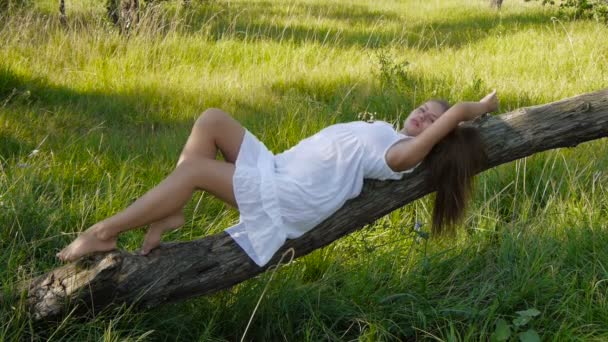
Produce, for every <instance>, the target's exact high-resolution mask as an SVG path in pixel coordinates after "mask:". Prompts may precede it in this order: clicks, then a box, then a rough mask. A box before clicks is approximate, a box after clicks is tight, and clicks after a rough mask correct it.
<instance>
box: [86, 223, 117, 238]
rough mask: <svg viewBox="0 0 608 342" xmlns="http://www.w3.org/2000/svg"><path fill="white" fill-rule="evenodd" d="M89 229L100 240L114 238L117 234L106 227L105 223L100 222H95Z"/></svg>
mask: <svg viewBox="0 0 608 342" xmlns="http://www.w3.org/2000/svg"><path fill="white" fill-rule="evenodd" d="M91 231H92V232H93V234H95V237H97V238H98V239H100V240H111V239H115V238H116V236H117V235H118V234H117V233H115V232H112V231H111V230H110V229H109V227H107V226H106V225H104V224H103V223H102V222H99V223H96V224H94V225H93V226H92V227H91Z"/></svg>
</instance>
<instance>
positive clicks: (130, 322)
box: [0, 0, 608, 341]
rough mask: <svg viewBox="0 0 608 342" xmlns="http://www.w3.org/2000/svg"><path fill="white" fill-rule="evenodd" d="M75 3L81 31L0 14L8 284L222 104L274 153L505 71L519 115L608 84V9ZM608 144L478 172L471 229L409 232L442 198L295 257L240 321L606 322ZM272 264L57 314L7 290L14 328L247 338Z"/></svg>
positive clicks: (225, 222) (467, 94)
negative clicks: (45, 314) (145, 298)
mask: <svg viewBox="0 0 608 342" xmlns="http://www.w3.org/2000/svg"><path fill="white" fill-rule="evenodd" d="M66 3H67V14H68V22H69V26H68V27H67V28H63V27H61V25H60V24H59V19H58V15H57V13H56V6H57V1H50V0H38V1H34V2H33V3H32V4H31V5H30V6H29V7H27V8H25V9H23V10H15V9H13V10H12V11H10V12H8V13H7V12H4V13H1V14H0V156H1V157H0V282H1V284H2V287H3V291H6V290H7V289H8V288H10V287H11V286H13V285H14V284H16V283H17V282H18V281H19V280H21V279H26V278H29V277H31V276H33V275H36V274H41V273H43V272H45V271H48V270H50V269H51V268H53V267H56V266H59V265H60V262H59V261H58V260H56V259H55V257H54V255H55V253H56V252H57V251H58V250H59V249H60V248H62V247H63V246H64V245H66V244H67V243H68V242H69V241H71V240H72V239H73V238H74V237H75V236H76V235H77V234H78V233H79V232H80V231H82V230H84V229H86V228H87V227H88V226H90V225H91V224H93V223H94V222H96V221H97V220H100V219H102V218H105V217H107V216H109V215H112V214H114V213H116V212H117V211H118V210H120V209H122V208H124V207H125V206H127V205H128V204H129V203H130V202H131V201H132V200H133V199H134V198H136V197H138V196H140V195H142V194H143V193H144V192H145V191H146V190H147V189H149V188H151V187H152V186H154V185H155V184H157V183H158V182H159V181H160V180H161V179H162V178H163V177H164V176H166V175H167V174H168V173H169V172H170V171H171V169H172V168H173V166H174V164H175V162H176V158H177V155H178V154H179V152H180V149H181V146H182V145H183V143H184V142H185V139H186V137H187V135H188V133H189V130H190V127H191V125H192V123H193V120H194V119H195V118H196V117H197V116H198V115H199V114H200V113H201V112H202V111H203V110H204V109H206V108H208V107H220V108H222V109H224V110H226V111H228V112H230V113H232V114H233V115H234V116H235V117H236V118H237V119H238V120H239V121H240V122H241V123H242V124H243V125H244V126H245V127H247V128H248V129H249V130H250V131H251V132H252V133H254V134H255V135H256V136H258V137H259V138H260V140H262V141H263V142H264V143H265V144H266V145H267V146H268V147H269V148H270V149H271V150H272V151H274V152H276V153H278V152H281V151H283V150H284V149H286V148H288V147H290V146H292V145H294V144H295V143H297V142H298V141H299V140H300V139H302V138H304V137H306V136H309V135H311V134H313V133H315V132H316V131H318V130H319V129H320V128H322V127H324V126H327V125H329V124H332V123H336V122H346V121H352V120H357V119H358V118H359V117H360V116H361V115H362V113H375V114H374V116H375V117H376V118H377V119H384V120H387V121H393V122H401V121H402V120H403V119H404V118H405V117H406V115H407V113H409V111H410V110H411V109H412V107H413V106H414V105H416V104H417V103H419V102H421V101H423V100H425V99H427V98H431V97H440V98H445V99H447V100H449V101H452V102H454V101H459V100H478V99H479V98H481V97H482V96H483V95H485V93H486V92H487V91H489V90H491V89H493V88H496V89H498V91H499V94H500V98H501V105H502V108H501V112H505V111H509V110H512V109H515V108H518V107H522V106H529V105H534V104H540V103H546V102H551V101H554V100H558V99H561V98H565V97H569V96H574V95H577V94H580V93H585V92H590V91H594V90H598V89H601V88H605V87H606V85H607V84H608V82H607V80H608V44H606V37H607V36H608V27H606V26H605V25H603V24H601V23H596V22H594V21H569V20H567V19H564V18H562V17H560V16H558V13H557V11H556V10H555V9H554V8H550V7H542V6H541V5H540V4H538V3H537V2H532V3H530V2H522V1H519V0H513V1H506V3H505V5H504V6H503V10H502V11H501V12H500V13H498V12H495V11H493V10H490V9H489V6H488V3H487V2H485V1H477V0H471V1H465V0H453V1H438V0H437V1H422V0H418V1H400V2H397V1H389V0H375V1H371V0H357V1H355V0H352V1H342V0H340V1H327V0H298V1H295V0H288V1H279V0H268V1H249V0H247V1H245V0H243V1H223V0H211V1H205V2H203V3H202V4H201V3H197V2H194V3H193V5H192V6H191V7H189V8H183V7H182V6H181V5H180V4H181V1H179V2H178V1H166V2H161V3H160V4H159V5H157V6H148V7H146V8H145V9H144V11H143V13H142V21H141V24H140V25H139V26H138V27H137V28H136V30H135V31H134V32H132V34H131V35H130V36H128V37H127V36H125V35H121V34H119V33H118V30H117V29H116V28H114V27H112V26H111V25H110V24H109V23H108V22H107V21H106V20H105V19H104V18H103V15H104V10H105V9H104V6H103V4H102V2H101V1H96V0H79V1H74V0H67V1H66ZM365 115H368V114H365ZM497 138H500V137H497ZM33 151H37V152H33ZM607 152H608V148H606V146H605V140H598V141H594V142H589V143H585V144H582V145H580V146H578V147H576V148H572V149H563V150H557V151H549V152H545V153H541V154H537V155H534V156H532V157H529V158H526V159H523V160H519V161H516V162H513V163H509V164H506V165H503V166H500V167H498V168H495V169H493V170H490V171H487V172H485V173H483V174H482V175H480V176H479V177H478V179H477V188H476V191H475V196H474V199H473V201H472V203H471V207H470V210H469V211H468V213H467V216H466V220H465V222H464V224H463V226H464V227H463V228H464V229H462V230H461V233H459V235H458V236H457V237H456V238H453V239H449V238H442V239H439V238H438V239H431V240H430V241H427V240H424V239H416V238H414V237H413V236H414V235H412V229H413V226H414V224H415V222H422V223H423V229H427V228H428V223H429V220H430V211H431V207H432V201H431V198H428V197H427V198H424V199H421V200H419V201H416V202H414V203H411V204H409V205H407V206H405V207H403V208H401V209H399V210H397V211H395V212H393V213H391V214H390V215H387V216H386V217H383V218H382V219H380V220H378V221H377V222H376V223H375V224H373V225H369V226H368V227H366V228H365V229H363V230H361V231H359V232H357V233H354V234H352V235H350V236H348V237H346V238H344V239H342V240H340V241H337V242H335V243H333V244H332V245H330V246H328V247H326V248H323V249H321V250H318V251H316V252H314V253H312V254H310V255H308V256H306V257H304V258H301V259H299V260H296V261H294V262H293V263H292V264H290V265H288V266H285V267H283V268H281V269H280V270H279V271H278V272H277V274H276V276H275V278H274V279H273V280H272V282H271V283H270V284H269V288H268V291H267V292H266V294H265V296H264V298H263V300H262V302H261V306H260V308H259V309H258V311H257V313H256V314H255V317H254V319H253V324H252V326H251V328H250V330H249V331H248V332H247V335H246V338H245V339H246V340H256V341H275V340H285V341H302V340H303V341H317V340H338V341H340V340H362V341H397V340H415V339H420V340H421V339H429V340H445V341H477V340H489V339H491V338H492V336H494V338H496V339H498V338H499V337H500V336H499V335H500V334H501V333H503V335H502V336H503V337H504V336H506V335H505V334H504V332H505V331H506V328H507V327H508V328H509V329H510V331H511V335H510V340H512V341H516V340H519V339H520V338H524V339H525V338H530V339H529V340H527V341H533V340H534V336H535V334H537V335H538V336H540V338H541V339H542V340H556V341H564V340H584V341H589V340H591V341H593V340H595V341H605V340H608V248H607V247H606V246H607V243H608V228H607V227H606V224H605V222H606V220H607V219H608V212H607V210H608V209H607V208H608V197H607V191H608V171H606V170H607V167H608V155H607ZM186 217H187V223H186V225H185V226H184V227H183V228H182V229H180V230H178V231H176V232H172V233H170V234H168V235H167V236H165V241H168V240H191V239H196V238H201V237H203V236H205V235H207V234H209V233H214V232H219V231H221V230H223V229H224V228H226V227H228V226H230V225H232V224H234V223H236V221H237V220H238V212H236V211H235V210H234V209H231V208H230V207H228V206H226V205H224V204H223V203H222V202H220V201H218V200H216V199H214V198H212V197H211V196H210V195H207V194H204V193H202V194H198V195H196V196H195V198H194V199H193V201H192V202H191V203H190V204H189V205H188V207H187V210H186ZM142 238H143V231H142V230H138V231H133V232H129V233H127V234H123V235H122V236H121V237H120V241H119V245H120V247H121V248H124V249H127V250H135V249H137V248H139V246H140V244H141V242H142ZM269 279H270V274H263V275H261V276H259V277H257V278H255V279H252V280H249V281H247V282H244V283H242V284H239V285H237V286H235V287H234V288H232V289H230V290H226V291H222V292H220V293H217V294H214V295H212V296H207V297H201V298H196V299H192V300H188V301H186V302H182V303H177V304H171V305H166V306H163V307H160V308H157V309H153V310H150V311H147V312H135V311H133V310H130V309H129V308H125V307H114V308H110V309H108V310H106V311H105V312H102V313H98V314H97V315H96V316H95V317H93V318H90V319H86V320H82V319H78V318H77V317H67V318H66V319H65V320H64V321H63V322H62V323H61V324H49V325H37V324H34V323H33V322H32V321H31V320H30V319H29V318H28V315H27V313H26V311H25V310H24V309H23V303H22V302H19V301H14V302H12V303H7V304H5V305H3V306H2V307H1V308H0V340H7V341H20V340H47V339H50V340H73V341H83V340H102V339H103V340H104V341H115V340H116V341H119V340H120V341H123V340H130V341H140V340H142V341H143V340H174V339H179V340H199V341H210V340H218V341H219V340H222V341H223V340H228V341H233V340H239V339H240V338H241V336H242V335H243V333H244V330H245V326H246V325H247V321H248V320H249V317H250V316H251V314H252V312H253V309H254V307H255V304H256V302H257V300H258V298H259V297H260V295H261V294H262V290H263V289H264V287H265V286H266V285H267V283H268V281H269ZM531 309H536V310H537V312H535V311H534V310H531ZM525 310H530V311H525ZM493 334H494V335H493ZM518 334H523V335H521V336H520V335H518Z"/></svg>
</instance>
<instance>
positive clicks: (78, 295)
mask: <svg viewBox="0 0 608 342" xmlns="http://www.w3.org/2000/svg"><path fill="white" fill-rule="evenodd" d="M471 125H475V126H478V127H479V128H480V131H481V134H482V138H483V140H484V142H485V143H486V149H487V154H488V157H489V163H488V165H487V166H486V169H487V168H491V167H494V166H496V165H499V164H503V163H507V162H509V161H512V160H515V159H518V158H522V157H525V156H529V155H531V154H534V153H537V152H541V151H545V150H548V149H553V148H558V147H572V146H576V145H577V144H579V143H581V142H584V141H588V140H594V139H598V138H601V137H605V136H608V89H605V90H602V91H598V92H595V93H590V94H585V95H581V96H577V97H573V98H570V99H566V100H562V101H558V102H554V103H550V104H546V105H541V106H535V107H528V108H522V109H518V110H516V111H513V112H510V113H507V114H503V115H500V116H487V117H485V118H482V119H479V120H477V121H476V122H473V123H471ZM426 173H427V171H426V167H425V166H424V165H422V166H421V167H419V168H418V169H417V171H415V172H414V173H412V174H409V175H405V176H404V178H403V179H402V180H399V181H376V180H369V179H367V180H366V181H365V185H364V188H363V192H362V193H361V195H360V196H359V197H357V198H355V199H352V200H350V201H348V202H347V203H346V205H345V206H344V207H343V208H341V209H340V210H338V211H337V212H336V213H335V214H334V215H332V216H331V217H329V218H328V219H327V220H325V221H323V222H322V223H321V224H319V225H318V226H317V227H315V229H313V230H312V231H310V232H308V233H307V234H305V235H304V236H302V237H301V238H299V239H296V240H288V241H287V243H286V245H285V246H284V247H283V248H282V249H281V250H280V251H279V252H277V254H276V255H275V257H274V258H273V259H272V260H271V262H270V263H269V264H268V266H267V267H270V266H271V265H273V264H275V263H277V261H278V260H279V259H280V257H281V254H282V253H283V252H285V251H286V250H287V249H289V248H293V249H294V250H295V256H296V257H300V256H302V255H305V254H308V253H310V252H311V251H313V250H315V249H317V248H320V247H323V246H325V245H327V244H329V243H331V242H333V241H335V240H336V239H339V238H340V237H342V236H344V235H346V234H349V233H351V232H353V231H355V230H357V229H360V228H361V227H363V226H364V225H366V224H368V223H371V222H373V221H374V220H376V219H377V218H379V217H382V216H383V215H386V214H387V213H389V212H391V211H393V210H395V209H397V208H400V207H402V206H404V205H405V204H407V203H409V202H412V201H414V200H416V199H418V198H420V197H422V196H424V195H426V194H428V193H430V192H432V191H434V189H433V187H432V186H431V184H426V183H425V182H424V179H425V177H426ZM267 267H264V268H260V267H257V266H256V265H255V264H254V263H253V262H252V261H251V260H250V259H249V258H248V257H247V255H245V253H244V252H243V251H242V250H241V249H240V248H239V247H238V246H237V245H236V244H235V243H234V242H233V240H232V239H231V238H230V237H229V236H228V235H227V234H225V233H219V234H215V235H213V236H209V237H207V238H204V239H201V240H196V241H191V242H181V243H170V244H164V245H162V247H160V248H158V249H156V250H154V251H153V252H152V253H151V254H150V255H149V256H137V255H132V254H130V253H127V252H124V251H115V252H110V253H100V254H97V255H94V256H90V257H85V258H83V259H81V260H79V261H78V262H76V263H71V264H68V265H65V266H63V267H60V268H58V269H55V270H52V271H50V272H49V273H47V274H45V275H42V276H40V277H38V278H37V279H34V280H32V281H31V282H28V283H27V284H26V285H24V288H25V289H27V303H28V305H29V308H30V309H31V312H32V314H33V316H34V317H35V318H36V319H48V318H52V317H55V316H58V315H63V314H65V312H66V310H70V307H73V305H74V304H75V303H80V304H84V305H80V307H81V308H82V307H84V308H88V309H89V310H91V309H93V310H94V309H99V308H102V307H104V306H107V305H108V304H110V303H129V304H135V305H136V306H140V307H144V308H149V307H153V306H156V305H159V304H162V303H166V302H173V301H177V300H183V299H186V298H188V297H193V296H200V295H204V294H209V293H212V292H215V291H218V290H221V289H226V288H228V287H231V286H232V285H235V284H237V283H239V282H242V281H244V280H247V279H249V278H251V277H253V276H255V275H257V274H259V273H261V272H264V271H265V270H266V269H267Z"/></svg>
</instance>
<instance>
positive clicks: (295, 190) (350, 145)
mask: <svg viewBox="0 0 608 342" xmlns="http://www.w3.org/2000/svg"><path fill="white" fill-rule="evenodd" d="M409 138H412V137H410V136H407V135H404V134H402V133H399V132H397V131H396V130H395V128H394V127H393V126H392V125H391V124H390V123H388V122H384V121H374V122H372V123H368V122H365V121H353V122H348V123H339V124H335V125H332V126H329V127H326V128H324V129H322V130H321V131H319V132H318V133H316V134H315V135H313V136H310V137H308V138H306V139H304V140H302V141H300V142H299V143H298V144H297V145H295V146H294V147H292V148H290V149H288V150H286V151H284V152H282V153H279V154H277V155H273V154H272V152H270V151H269V150H268V149H267V148H266V146H265V145H264V144H263V143H262V142H260V141H259V140H258V139H257V138H256V137H255V136H254V135H253V134H251V132H249V131H248V130H245V137H244V139H243V142H242V144H241V147H240V150H239V154H238V157H237V160H236V162H235V166H236V167H235V172H234V177H233V187H234V195H235V199H236V202H237V205H238V208H239V213H240V218H239V223H238V224H236V225H234V226H232V227H230V228H228V229H226V232H227V233H228V234H230V236H231V237H232V238H233V239H234V240H235V241H236V242H237V244H238V245H239V246H240V247H241V248H242V249H243V250H244V251H245V252H246V253H247V255H249V257H250V258H251V259H252V260H253V261H254V262H255V263H256V264H257V265H259V266H264V265H265V264H266V263H267V262H268V261H269V260H270V259H271V258H272V257H273V255H274V254H275V252H276V251H277V250H278V249H279V248H280V247H281V246H282V245H283V244H284V243H285V240H286V239H295V238H297V237H299V236H301V235H302V234H304V233H306V232H307V231H309V230H311V229H312V228H314V227H315V226H316V225H317V224H319V223H320V222H321V221H323V220H325V219H326V218H327V217H329V216H330V215H331V214H333V213H334V212H336V211H337V210H338V209H339V208H340V207H342V206H343V205H344V203H345V202H346V201H347V200H349V199H351V198H354V197H357V196H358V195H359V194H360V193H361V189H362V187H363V179H364V178H374V179H380V180H386V179H395V180H397V179H401V177H402V176H403V174H404V173H408V172H411V171H413V169H414V168H412V169H410V170H407V171H402V172H395V171H393V170H392V169H391V168H389V166H388V164H387V163H386V158H385V155H386V152H387V151H388V149H389V148H390V147H391V146H392V145H394V144H395V143H397V142H398V141H400V140H402V139H409Z"/></svg>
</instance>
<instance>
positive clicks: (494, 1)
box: [490, 0, 502, 9]
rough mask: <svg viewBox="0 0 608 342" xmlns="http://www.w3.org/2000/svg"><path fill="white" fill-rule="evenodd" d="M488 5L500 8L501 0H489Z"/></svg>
mask: <svg viewBox="0 0 608 342" xmlns="http://www.w3.org/2000/svg"><path fill="white" fill-rule="evenodd" d="M490 7H492V8H496V9H500V8H501V7H502V0H490Z"/></svg>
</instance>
